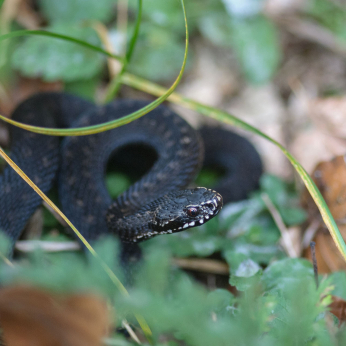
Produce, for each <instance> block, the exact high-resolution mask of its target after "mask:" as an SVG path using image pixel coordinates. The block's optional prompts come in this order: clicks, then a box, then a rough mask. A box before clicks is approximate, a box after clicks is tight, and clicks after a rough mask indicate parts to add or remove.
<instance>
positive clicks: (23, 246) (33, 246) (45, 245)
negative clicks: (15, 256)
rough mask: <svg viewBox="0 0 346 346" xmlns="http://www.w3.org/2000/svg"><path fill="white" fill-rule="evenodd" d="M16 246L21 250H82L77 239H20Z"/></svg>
mask: <svg viewBox="0 0 346 346" xmlns="http://www.w3.org/2000/svg"><path fill="white" fill-rule="evenodd" d="M15 248H16V249H17V250H19V251H21V252H33V251H35V250H37V249H40V250H43V251H45V252H62V251H74V250H80V249H81V246H80V244H79V243H77V242H76V241H59V242H58V241H45V240H19V241H17V242H16V245H15Z"/></svg>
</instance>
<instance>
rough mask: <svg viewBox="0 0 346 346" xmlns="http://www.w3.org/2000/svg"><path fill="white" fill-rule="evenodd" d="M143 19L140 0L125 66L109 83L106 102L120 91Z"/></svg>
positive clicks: (140, 0)
mask: <svg viewBox="0 0 346 346" xmlns="http://www.w3.org/2000/svg"><path fill="white" fill-rule="evenodd" d="M141 19H142V0H138V12H137V19H136V26H135V29H134V31H133V34H132V37H131V41H130V44H129V48H128V51H127V53H126V59H125V61H124V62H123V66H122V68H121V71H120V73H119V74H118V75H117V76H116V77H115V78H113V80H112V81H111V82H110V83H109V86H108V88H107V92H106V96H105V98H104V101H103V102H104V103H107V102H110V101H111V100H112V99H113V98H114V97H115V96H116V94H117V93H118V91H119V88H120V86H121V77H122V75H123V74H124V73H125V71H126V68H127V66H128V64H129V63H130V61H131V57H132V54H133V51H134V48H135V45H136V42H137V38H138V34H139V28H140V24H141Z"/></svg>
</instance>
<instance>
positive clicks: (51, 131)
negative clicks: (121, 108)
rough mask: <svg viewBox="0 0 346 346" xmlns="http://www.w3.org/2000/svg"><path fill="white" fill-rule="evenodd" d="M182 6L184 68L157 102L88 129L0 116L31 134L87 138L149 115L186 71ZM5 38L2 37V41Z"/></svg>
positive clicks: (187, 37)
mask: <svg viewBox="0 0 346 346" xmlns="http://www.w3.org/2000/svg"><path fill="white" fill-rule="evenodd" d="M181 5H182V8H183V13H184V21H185V33H186V40H185V53H184V60H183V64H182V67H181V69H180V72H179V75H178V77H177V78H176V80H175V81H174V83H173V84H172V86H171V87H170V88H169V89H168V90H166V91H165V92H164V93H163V94H162V95H161V96H160V97H159V98H157V99H156V100H155V101H153V102H151V103H150V104H148V105H147V106H145V107H143V108H141V109H140V110H138V111H136V112H134V113H131V114H129V115H126V116H124V117H122V118H120V119H117V120H113V121H109V122H106V123H103V124H99V125H94V126H86V127H80V128H70V129H56V128H45V127H37V126H31V125H26V124H22V123H20V122H17V121H14V120H12V119H8V118H6V117H4V116H2V115H0V119H1V120H3V121H5V122H7V123H10V124H12V125H15V126H17V127H20V128H22V129H25V130H28V131H31V132H35V133H40V134H44V135H50V136H85V135H91V134H95V133H100V132H103V131H107V130H111V129H114V128H116V127H120V126H123V125H126V124H128V123H130V122H131V121H133V120H136V119H138V118H140V117H141V116H143V115H145V114H147V113H149V112H150V111H152V110H153V109H154V108H156V107H157V106H159V105H160V104H161V103H162V102H164V101H165V100H166V99H167V98H168V96H169V95H170V94H172V93H173V91H174V90H175V88H176V87H177V85H178V84H179V82H180V80H181V77H182V76H183V73H184V70H185V65H186V59H187V52H188V46H189V32H188V26H187V18H186V10H185V3H184V0H181ZM24 32H25V31H24ZM15 33H16V32H13V33H11V34H15ZM45 34H47V32H45ZM8 35H9V34H7V35H3V36H8ZM3 36H0V40H1V38H2V37H3ZM90 48H91V47H90Z"/></svg>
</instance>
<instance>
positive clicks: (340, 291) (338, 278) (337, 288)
mask: <svg viewBox="0 0 346 346" xmlns="http://www.w3.org/2000/svg"><path fill="white" fill-rule="evenodd" d="M328 278H329V279H330V283H331V284H332V285H334V290H333V292H332V294H333V295H335V296H338V297H340V298H343V299H346V273H345V272H335V273H332V274H331V275H330V276H329V277H328Z"/></svg>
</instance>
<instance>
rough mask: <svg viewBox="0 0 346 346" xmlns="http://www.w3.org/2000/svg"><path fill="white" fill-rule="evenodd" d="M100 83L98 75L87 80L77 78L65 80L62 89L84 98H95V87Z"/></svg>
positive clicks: (91, 99)
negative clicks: (71, 80)
mask: <svg viewBox="0 0 346 346" xmlns="http://www.w3.org/2000/svg"><path fill="white" fill-rule="evenodd" d="M99 83H100V77H98V76H96V77H94V78H90V79H88V80H78V81H75V82H67V83H65V85H64V91H66V92H67V93H70V94H75V95H78V96H81V97H82V98H84V99H87V100H90V101H93V100H95V92H96V88H97V86H98V85H99Z"/></svg>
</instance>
